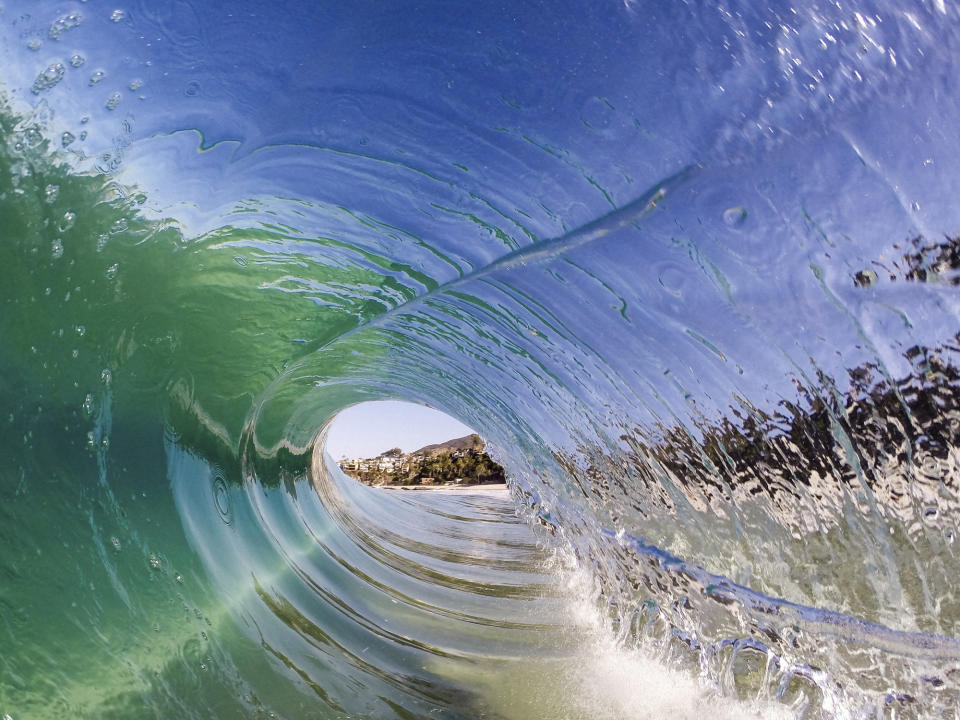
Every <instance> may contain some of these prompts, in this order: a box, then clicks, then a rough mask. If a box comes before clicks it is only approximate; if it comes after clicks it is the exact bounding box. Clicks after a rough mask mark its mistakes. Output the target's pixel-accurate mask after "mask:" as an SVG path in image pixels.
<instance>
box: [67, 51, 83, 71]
mask: <svg viewBox="0 0 960 720" xmlns="http://www.w3.org/2000/svg"><path fill="white" fill-rule="evenodd" d="M86 61H87V59H86V58H85V57H84V56H83V55H78V54H76V53H75V54H73V55H71V56H70V64H71V65H73V67H75V68H78V67H80V66H81V65H83V64H84V63H85V62H86Z"/></svg>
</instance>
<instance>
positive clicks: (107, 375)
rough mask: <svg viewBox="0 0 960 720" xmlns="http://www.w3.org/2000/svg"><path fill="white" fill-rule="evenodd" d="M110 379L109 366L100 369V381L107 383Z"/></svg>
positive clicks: (111, 374)
mask: <svg viewBox="0 0 960 720" xmlns="http://www.w3.org/2000/svg"><path fill="white" fill-rule="evenodd" d="M112 379H113V373H111V372H110V368H104V369H103V370H101V371H100V382H102V383H103V384H104V385H109V384H110V381H111V380H112Z"/></svg>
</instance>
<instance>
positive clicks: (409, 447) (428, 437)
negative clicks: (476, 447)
mask: <svg viewBox="0 0 960 720" xmlns="http://www.w3.org/2000/svg"><path fill="white" fill-rule="evenodd" d="M472 432H473V430H472V429H471V428H469V427H467V426H466V425H464V424H463V423H461V422H459V421H457V420H454V419H453V418H452V417H450V416H449V415H447V414H446V413H442V412H440V411H439V410H434V409H433V408H429V407H427V406H426V405H414V404H413V403H408V402H400V401H396V400H383V401H377V402H365V403H360V404H359V405H354V406H353V407H349V408H347V409H346V410H344V411H343V412H341V413H340V414H339V415H337V417H336V418H334V420H333V422H332V423H331V424H330V429H329V431H328V433H327V452H328V453H330V455H331V456H332V457H333V458H334V459H336V460H339V459H340V458H341V457H343V456H346V457H375V456H376V455H379V454H380V453H382V452H383V451H384V450H389V449H390V448H392V447H399V448H400V449H401V450H403V451H404V452H411V451H413V450H416V449H417V448H421V447H423V446H424V445H430V444H432V443H437V442H443V441H444V440H450V439H451V438H456V437H463V436H464V435H469V434H470V433H472Z"/></svg>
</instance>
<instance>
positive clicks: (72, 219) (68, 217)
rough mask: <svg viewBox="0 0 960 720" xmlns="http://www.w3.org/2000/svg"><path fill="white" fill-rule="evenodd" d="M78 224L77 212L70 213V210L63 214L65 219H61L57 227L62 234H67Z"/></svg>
mask: <svg viewBox="0 0 960 720" xmlns="http://www.w3.org/2000/svg"><path fill="white" fill-rule="evenodd" d="M76 222H77V214H76V213H75V212H70V211H69V210H68V211H67V212H65V213H64V214H63V217H62V218H61V219H60V224H59V225H57V229H58V230H59V231H60V232H62V233H63V232H67V230H69V229H70V228H72V227H73V226H74V225H75V224H76Z"/></svg>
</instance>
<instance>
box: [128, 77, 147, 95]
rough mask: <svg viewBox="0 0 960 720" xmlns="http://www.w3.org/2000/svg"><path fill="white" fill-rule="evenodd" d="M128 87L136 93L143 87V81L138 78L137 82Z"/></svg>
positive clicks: (134, 81) (133, 81) (132, 82)
mask: <svg viewBox="0 0 960 720" xmlns="http://www.w3.org/2000/svg"><path fill="white" fill-rule="evenodd" d="M127 87H129V88H130V90H131V91H133V92H136V91H137V90H139V89H140V88H142V87H143V80H141V79H140V78H137V79H136V80H132V81H131V82H130V84H129V85H128V86H127Z"/></svg>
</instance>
